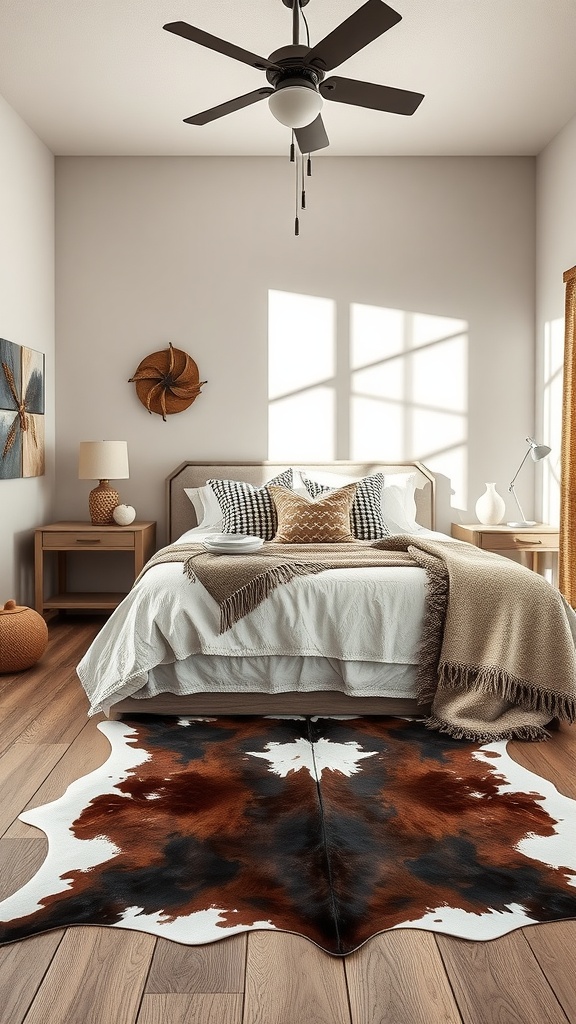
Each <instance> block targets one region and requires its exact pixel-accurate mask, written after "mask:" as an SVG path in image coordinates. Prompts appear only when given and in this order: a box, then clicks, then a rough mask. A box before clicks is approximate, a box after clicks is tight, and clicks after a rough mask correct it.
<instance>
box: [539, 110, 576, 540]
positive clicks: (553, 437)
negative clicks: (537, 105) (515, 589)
mask: <svg viewBox="0 0 576 1024" xmlns="http://www.w3.org/2000/svg"><path fill="white" fill-rule="evenodd" d="M575 167H576V117H575V118H573V119H572V120H571V121H570V122H569V123H568V124H567V125H566V127H565V128H564V129H563V131H561V132H560V133H559V135H557V136H556V138H555V139H553V140H552V142H551V143H550V144H549V145H548V146H547V147H546V149H544V150H543V151H542V153H541V154H540V156H539V157H538V161H537V278H536V280H537V335H536V337H537V363H536V368H537V388H536V394H537V399H538V423H539V427H540V433H541V437H542V440H543V441H544V442H545V443H546V444H548V445H550V447H551V448H552V453H551V455H550V458H549V459H548V460H547V461H546V463H545V464H543V467H542V473H543V508H542V515H543V517H544V519H546V520H547V521H549V522H556V523H557V522H558V521H559V480H560V440H561V420H562V415H561V414H562V407H561V406H562V365H563V357H564V283H563V280H562V275H563V273H564V271H565V270H569V269H570V268H571V267H573V266H576V204H575V203H574V168H575Z"/></svg>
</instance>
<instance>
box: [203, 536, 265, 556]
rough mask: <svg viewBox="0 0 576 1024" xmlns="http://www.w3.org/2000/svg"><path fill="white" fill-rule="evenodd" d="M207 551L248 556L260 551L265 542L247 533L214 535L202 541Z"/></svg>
mask: <svg viewBox="0 0 576 1024" xmlns="http://www.w3.org/2000/svg"><path fill="white" fill-rule="evenodd" d="M202 543H203V545H204V547H205V548H206V551H215V552H217V553H218V554H220V555H222V554H226V555H246V554H248V553H249V552H251V551H258V550H259V549H260V548H261V547H262V545H263V543H264V541H263V540H262V538H261V537H252V536H250V534H247V533H213V534H211V535H210V536H209V537H205V538H204V540H203V541H202Z"/></svg>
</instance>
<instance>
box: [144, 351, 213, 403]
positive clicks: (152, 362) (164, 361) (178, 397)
mask: <svg viewBox="0 0 576 1024" xmlns="http://www.w3.org/2000/svg"><path fill="white" fill-rule="evenodd" d="M129 383H133V384H135V385H136V394H137V395H138V398H139V399H140V401H141V402H142V405H145V406H146V408H147V409H148V412H149V413H153V412H155V413H158V415H159V416H161V417H162V419H163V420H164V422H166V417H167V416H170V415H172V414H173V413H176V412H183V411H184V409H187V408H188V406H190V405H192V402H193V401H194V400H195V399H196V398H198V395H199V394H200V392H201V389H202V385H203V384H206V383H207V381H205V380H200V374H199V373H198V367H197V366H196V363H195V362H194V360H193V359H192V357H191V356H189V355H188V353H187V352H183V351H182V349H180V348H174V346H173V345H172V344H170V345H169V346H168V348H167V349H163V350H162V351H161V352H152V354H151V355H149V356H146V358H145V359H143V360H142V362H141V363H140V365H139V366H138V369H137V370H136V373H135V374H134V376H133V377H130V381H129Z"/></svg>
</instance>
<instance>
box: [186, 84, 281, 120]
mask: <svg viewBox="0 0 576 1024" xmlns="http://www.w3.org/2000/svg"><path fill="white" fill-rule="evenodd" d="M273 92H274V89H266V88H264V89H255V90H254V92H247V93H244V96H237V97H236V99H233V100H228V101H227V102H226V103H219V104H218V106H217V107H210V110H202V111H201V112H200V113H199V114H193V115H192V117H185V118H184V121H185V123H186V124H208V122H209V121H216V119H217V118H219V117H224V115H225V114H232V113H233V112H234V111H235V110H242V107H249V106H250V104H251V103H258V100H263V99H264V97H265V96H270V94H271V93H273Z"/></svg>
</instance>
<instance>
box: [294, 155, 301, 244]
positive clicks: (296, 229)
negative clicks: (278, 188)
mask: <svg viewBox="0 0 576 1024" xmlns="http://www.w3.org/2000/svg"><path fill="white" fill-rule="evenodd" d="M294 164H295V166H294V170H295V172H296V174H295V181H296V195H295V199H296V204H295V205H296V213H295V216H294V234H295V235H296V236H298V235H299V234H300V220H299V218H298V184H299V182H298V161H297V160H295V161H294Z"/></svg>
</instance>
